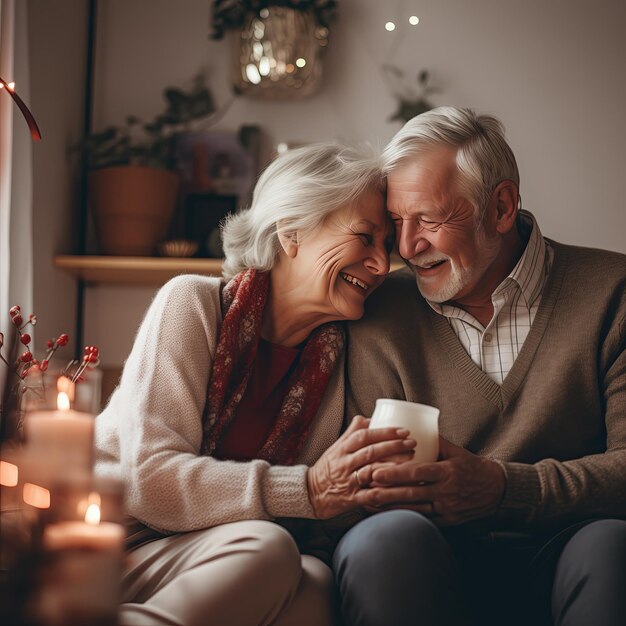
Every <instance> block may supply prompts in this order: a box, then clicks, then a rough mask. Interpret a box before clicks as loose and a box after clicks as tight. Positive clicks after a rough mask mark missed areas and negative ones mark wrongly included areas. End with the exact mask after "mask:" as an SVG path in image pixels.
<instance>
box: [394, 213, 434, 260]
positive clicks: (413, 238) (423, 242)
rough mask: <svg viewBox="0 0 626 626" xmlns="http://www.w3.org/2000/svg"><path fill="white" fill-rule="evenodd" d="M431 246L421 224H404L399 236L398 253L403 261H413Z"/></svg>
mask: <svg viewBox="0 0 626 626" xmlns="http://www.w3.org/2000/svg"><path fill="white" fill-rule="evenodd" d="M429 246H430V242H429V241H428V240H427V239H425V238H424V229H423V228H422V227H421V226H420V225H419V224H414V223H411V222H404V223H403V224H402V227H401V229H400V233H399V234H398V251H399V252H400V256H401V257H402V258H403V259H412V258H413V257H414V256H417V255H418V254H420V253H421V252H424V251H425V250H427V249H428V247H429Z"/></svg>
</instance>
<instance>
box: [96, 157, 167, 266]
mask: <svg viewBox="0 0 626 626" xmlns="http://www.w3.org/2000/svg"><path fill="white" fill-rule="evenodd" d="M178 184H179V177H178V174H175V173H174V172H170V171H168V170H163V169H158V168H154V167H140V166H136V165H127V166H120V167H104V168H101V169H97V170H93V171H92V172H91V173H90V174H89V198H90V202H91V207H92V209H93V212H94V217H95V222H96V231H97V234H98V240H99V242H100V249H101V252H102V253H103V254H111V255H122V256H152V255H153V254H155V252H156V246H157V244H158V243H159V242H160V241H162V240H163V239H165V237H166V235H167V230H168V228H169V225H170V222H171V220H172V217H173V215H174V209H175V207H176V195H177V193H178Z"/></svg>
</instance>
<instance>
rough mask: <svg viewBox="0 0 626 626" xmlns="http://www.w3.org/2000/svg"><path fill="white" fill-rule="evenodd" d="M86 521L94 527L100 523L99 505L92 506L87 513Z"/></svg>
mask: <svg viewBox="0 0 626 626" xmlns="http://www.w3.org/2000/svg"><path fill="white" fill-rule="evenodd" d="M85 521H86V522H87V523H88V524H93V525H94V526H95V525H97V524H99V523H100V507H99V506H98V505H97V504H90V505H89V506H88V507H87V512H86V513H85Z"/></svg>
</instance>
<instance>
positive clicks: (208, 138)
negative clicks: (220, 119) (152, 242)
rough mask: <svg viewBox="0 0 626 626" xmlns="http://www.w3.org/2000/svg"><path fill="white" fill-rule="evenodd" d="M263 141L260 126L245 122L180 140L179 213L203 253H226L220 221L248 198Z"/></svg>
mask: <svg viewBox="0 0 626 626" xmlns="http://www.w3.org/2000/svg"><path fill="white" fill-rule="evenodd" d="M260 141H261V133H260V130H259V128H258V127H255V126H243V127H242V128H241V129H240V130H239V132H238V133H230V132H212V133H208V132H199V133H190V134H187V135H183V136H182V137H181V138H180V139H179V141H178V144H177V148H176V157H177V164H178V166H177V169H178V171H179V173H180V177H181V191H180V213H181V214H182V216H183V221H184V233H185V237H186V238H187V239H192V240H194V241H197V242H198V244H199V246H198V256H209V257H221V256H222V248H221V238H220V233H219V224H220V222H221V220H222V219H223V218H224V217H225V216H226V215H227V214H228V213H231V212H234V211H236V210H237V209H239V208H240V207H242V206H244V205H245V204H247V202H248V201H249V198H250V195H251V192H252V188H253V185H254V181H255V179H256V176H257V173H258V169H259V149H260Z"/></svg>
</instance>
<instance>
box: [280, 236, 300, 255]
mask: <svg viewBox="0 0 626 626" xmlns="http://www.w3.org/2000/svg"><path fill="white" fill-rule="evenodd" d="M278 241H280V245H281V246H282V249H283V250H284V252H285V254H286V255H287V256H288V257H289V258H291V259H293V258H294V257H295V256H296V255H297V254H298V233H297V232H288V231H280V230H279V231H278Z"/></svg>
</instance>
